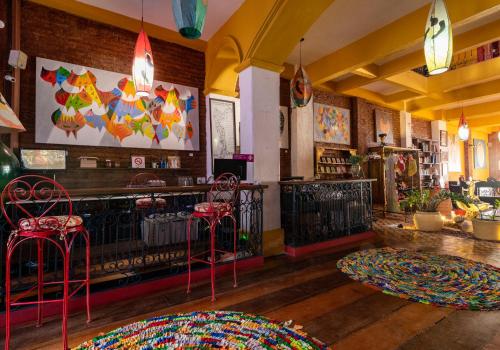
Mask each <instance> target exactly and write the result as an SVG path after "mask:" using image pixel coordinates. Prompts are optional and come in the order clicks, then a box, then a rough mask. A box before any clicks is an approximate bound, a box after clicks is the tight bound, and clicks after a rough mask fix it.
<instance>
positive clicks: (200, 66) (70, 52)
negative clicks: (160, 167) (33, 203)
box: [20, 1, 206, 187]
mask: <svg viewBox="0 0 500 350" xmlns="http://www.w3.org/2000/svg"><path fill="white" fill-rule="evenodd" d="M136 39H137V34H136V33H133V32H129V31H126V30H122V29H119V28H115V27H111V26H108V25H105V24H101V23H97V22H93V21H90V20H87V19H83V18H79V17H76V16H72V15H70V14H67V13H64V12H60V11H57V10H54V9H50V8H47V7H44V6H40V5H36V4H33V3H31V2H27V1H23V2H22V38H21V46H22V48H23V50H24V51H25V52H26V53H27V54H28V56H29V59H28V67H27V69H26V71H23V72H22V78H21V120H22V122H23V124H24V126H25V127H26V128H27V132H25V133H22V134H21V135H20V145H21V147H37V148H56V149H61V148H64V149H67V150H68V151H69V167H72V168H75V167H78V157H80V156H96V157H99V158H100V159H101V160H104V159H106V158H109V159H112V160H113V161H115V160H117V161H120V163H121V166H122V167H123V166H126V165H128V164H129V163H130V155H132V154H136V155H145V156H146V158H147V159H146V161H147V162H149V159H151V158H152V157H166V156H169V155H179V156H180V157H181V165H182V168H187V169H189V171H185V173H186V174H188V175H193V176H204V175H205V168H206V166H205V163H206V155H205V152H206V151H205V148H206V145H205V142H204V141H205V138H206V137H205V127H204V126H205V96H204V95H203V88H204V79H205V58H204V54H203V53H202V52H198V51H195V50H191V49H189V48H186V47H183V46H180V45H176V44H172V43H167V42H164V41H160V40H156V39H153V38H150V41H151V46H152V50H153V55H154V58H155V79H157V80H161V81H166V82H172V83H178V84H183V85H187V86H193V87H196V88H198V94H199V110H200V120H199V126H200V151H199V152H193V154H194V156H193V157H190V156H189V155H188V154H189V153H190V152H187V151H164V150H153V149H132V148H111V147H88V146H61V145H49V144H35V73H36V72H35V69H36V57H37V56H39V57H43V58H48V59H53V60H59V61H63V62H69V63H74V64H79V65H84V66H89V67H93V68H98V69H104V70H109V71H113V72H119V73H125V74H130V72H131V71H132V57H133V50H134V46H135V41H136ZM83 174H85V175H83ZM88 174H89V173H88V171H86V172H84V173H82V174H77V175H75V174H74V172H68V173H60V174H58V179H59V181H61V182H62V183H63V184H66V185H67V186H71V187H74V186H89V185H91V186H96V185H98V186H103V185H106V182H107V183H108V185H115V186H116V185H124V184H126V183H127V182H128V179H129V177H130V174H129V172H123V171H114V172H113V171H111V172H110V173H109V174H110V175H109V176H102V172H101V173H100V174H101V175H97V174H96V178H95V179H92V178H90V177H89V176H88ZM126 174H128V175H126ZM167 174H168V175H167ZM161 177H162V178H164V179H165V180H167V181H168V182H169V183H175V182H176V179H175V177H174V174H173V173H172V172H162V173H161ZM89 178H90V179H89ZM110 178H112V180H110ZM78 179H82V180H81V181H79V180H78ZM89 180H90V181H89Z"/></svg>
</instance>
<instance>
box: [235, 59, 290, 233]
mask: <svg viewBox="0 0 500 350" xmlns="http://www.w3.org/2000/svg"><path fill="white" fill-rule="evenodd" d="M239 84H240V118H241V121H240V123H241V124H240V145H241V153H250V154H253V155H254V156H255V161H254V163H253V164H252V163H248V169H247V178H248V180H249V181H255V182H260V183H261V184H265V185H268V186H269V188H268V189H266V190H265V192H264V231H270V230H275V229H279V228H280V227H281V224H280V188H279V185H278V181H279V178H280V145H279V140H280V128H279V115H280V112H279V105H280V100H279V84H280V76H279V73H277V72H273V71H269V70H265V69H262V68H258V67H252V66H250V67H248V68H246V69H245V70H243V71H241V72H240V75H239Z"/></svg>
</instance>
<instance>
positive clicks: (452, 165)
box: [448, 134, 462, 173]
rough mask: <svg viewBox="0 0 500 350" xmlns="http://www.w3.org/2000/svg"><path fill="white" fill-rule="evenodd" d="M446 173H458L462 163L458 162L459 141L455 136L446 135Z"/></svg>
mask: <svg viewBox="0 0 500 350" xmlns="http://www.w3.org/2000/svg"><path fill="white" fill-rule="evenodd" d="M448 145H449V147H448V171H449V172H454V173H460V172H461V171H462V162H461V160H460V145H461V143H460V140H459V139H458V136H457V135H456V134H449V135H448Z"/></svg>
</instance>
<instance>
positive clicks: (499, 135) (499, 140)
mask: <svg viewBox="0 0 500 350" xmlns="http://www.w3.org/2000/svg"><path fill="white" fill-rule="evenodd" d="M497 137H498V142H500V131H499V132H498V133H497Z"/></svg>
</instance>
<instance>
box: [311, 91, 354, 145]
mask: <svg viewBox="0 0 500 350" xmlns="http://www.w3.org/2000/svg"><path fill="white" fill-rule="evenodd" d="M313 94H314V102H315V103H323V104H326V105H331V106H335V107H340V108H346V109H349V110H350V111H351V145H349V146H348V145H341V144H336V143H323V142H315V143H314V144H315V146H319V147H338V148H356V144H357V130H356V117H355V116H354V113H353V108H352V101H353V99H352V98H351V97H348V96H344V95H336V94H332V93H328V92H325V91H321V90H314V91H313Z"/></svg>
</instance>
